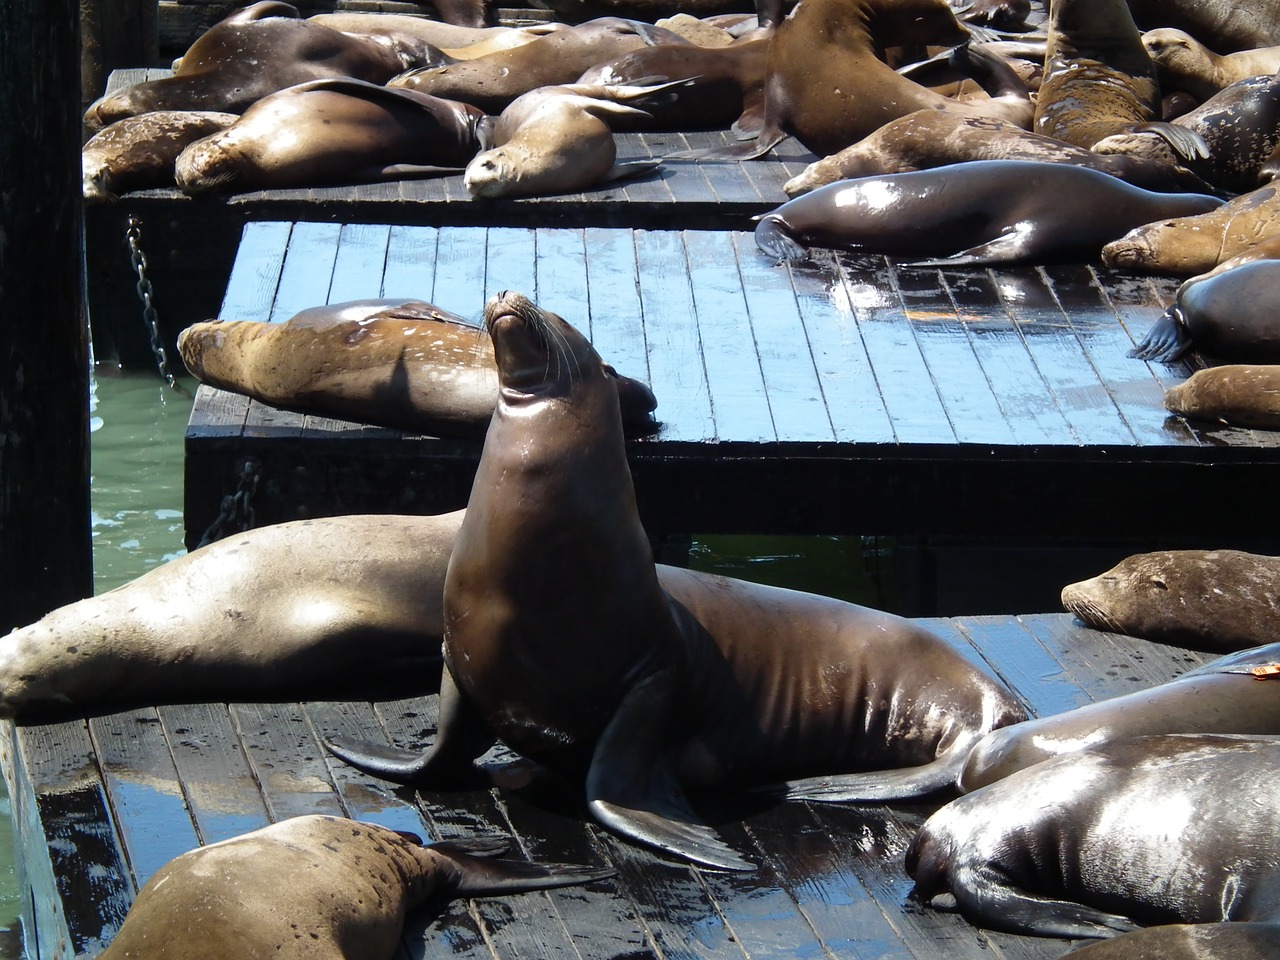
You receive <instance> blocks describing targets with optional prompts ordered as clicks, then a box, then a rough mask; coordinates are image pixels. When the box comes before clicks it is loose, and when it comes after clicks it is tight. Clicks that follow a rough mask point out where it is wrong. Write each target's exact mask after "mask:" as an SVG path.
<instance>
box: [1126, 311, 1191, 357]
mask: <svg viewBox="0 0 1280 960" xmlns="http://www.w3.org/2000/svg"><path fill="white" fill-rule="evenodd" d="M1190 349H1191V338H1190V337H1189V336H1187V328H1186V327H1185V326H1184V325H1183V324H1182V322H1181V316H1180V314H1179V312H1178V307H1177V305H1176V304H1175V305H1174V306H1172V307H1170V308H1169V309H1168V310H1166V311H1165V312H1164V314H1163V315H1162V316H1161V317H1160V319H1159V320H1157V321H1156V322H1155V323H1153V324H1152V325H1151V329H1150V330H1148V331H1147V335H1146V336H1145V337H1143V338H1142V340H1141V341H1140V342H1139V343H1138V345H1137V346H1136V347H1134V348H1133V349H1132V350H1130V351H1129V356H1131V357H1136V358H1137V359H1139V360H1158V361H1160V362H1161V363H1172V362H1173V361H1175V360H1177V359H1178V358H1179V357H1180V356H1182V355H1183V354H1184V353H1186V352H1187V351H1188V350H1190Z"/></svg>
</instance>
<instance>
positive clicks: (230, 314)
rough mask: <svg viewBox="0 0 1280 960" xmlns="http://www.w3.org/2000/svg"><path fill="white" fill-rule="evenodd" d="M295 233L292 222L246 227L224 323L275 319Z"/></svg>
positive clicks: (224, 307)
mask: <svg viewBox="0 0 1280 960" xmlns="http://www.w3.org/2000/svg"><path fill="white" fill-rule="evenodd" d="M292 232H293V224H291V223H280V222H270V223H249V224H245V228H244V232H243V233H242V234H241V237H240V248H239V250H238V251H237V252H236V259H235V263H234V264H233V265H232V267H231V276H230V278H229V279H228V280H227V295H226V297H225V298H223V301H222V310H221V311H220V312H219V314H218V316H220V317H221V318H222V319H223V320H266V319H268V318H269V317H270V316H271V311H272V308H273V307H274V301H275V296H276V290H277V289H278V288H279V286H280V271H281V270H282V269H283V267H284V257H285V252H286V251H287V250H288V248H289V237H290V235H291V234H292Z"/></svg>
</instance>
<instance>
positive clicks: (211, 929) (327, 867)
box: [101, 816, 611, 960]
mask: <svg viewBox="0 0 1280 960" xmlns="http://www.w3.org/2000/svg"><path fill="white" fill-rule="evenodd" d="M507 846H508V843H507V841H506V840H503V839H499V838H492V839H489V838H485V839H475V840H446V841H441V842H439V843H431V844H427V845H425V846H424V845H423V843H422V841H421V840H419V839H418V838H417V837H415V836H413V835H411V834H407V833H398V832H397V831H395V830H390V829H388V828H387V827H382V826H379V825H378V824H375V823H362V822H360V821H358V820H347V819H343V818H341V817H324V816H304V817H294V818H292V819H289V820H281V821H280V822H279V823H273V824H271V825H270V826H268V827H263V828H262V829H261V830H255V831H253V832H252V833H246V834H244V835H242V836H238V837H232V838H231V839H229V840H223V841H221V842H219V843H211V844H209V845H208V846H204V847H197V848H196V849H195V850H190V851H188V852H187V853H184V854H182V855H181V856H178V857H175V858H174V859H172V860H170V861H169V862H168V863H166V864H165V865H164V866H163V867H161V868H160V870H158V871H157V872H156V874H155V875H154V876H153V877H152V878H151V879H150V880H148V881H147V884H146V886H144V887H143V888H142V890H141V891H139V893H138V897H137V899H136V900H134V902H133V906H132V907H130V909H129V913H128V916H126V917H125V920H124V923H123V924H121V926H120V931H119V932H118V933H117V934H116V935H115V938H114V939H113V940H112V941H111V943H110V945H109V946H108V947H107V949H106V950H104V951H103V952H102V954H101V956H102V957H103V958H104V960H126V958H142V957H147V958H151V960H167V958H170V957H172V958H175V960H176V958H179V957H182V958H189V960H229V958H231V957H268V956H269V957H276V958H279V960H391V957H393V956H394V955H395V953H396V949H397V948H398V947H400V939H401V934H402V932H403V930H404V919H405V914H407V913H408V912H409V911H410V910H412V909H413V908H414V907H417V906H419V905H421V904H423V903H426V902H427V901H428V900H442V901H443V900H448V899H452V898H454V897H473V896H491V895H497V894H504V893H519V892H521V891H523V890H544V889H547V888H548V887H567V886H571V885H573V884H578V883H588V882H590V881H592V880H599V879H601V878H603V877H607V876H610V875H611V871H609V870H600V869H596V868H592V867H585V866H576V865H572V864H560V863H553V864H546V865H538V864H534V863H529V862H528V861H525V860H495V859H491V858H493V857H496V856H497V855H499V854H501V853H502V852H503V851H504V850H505V849H506V848H507Z"/></svg>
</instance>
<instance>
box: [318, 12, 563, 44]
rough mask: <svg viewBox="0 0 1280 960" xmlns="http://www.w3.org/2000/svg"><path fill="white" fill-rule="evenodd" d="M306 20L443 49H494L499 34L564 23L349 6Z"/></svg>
mask: <svg viewBox="0 0 1280 960" xmlns="http://www.w3.org/2000/svg"><path fill="white" fill-rule="evenodd" d="M310 20H311V22H312V23H318V24H321V25H322V26H325V27H328V28H329V29H331V30H341V31H342V32H343V33H354V34H360V35H364V36H372V35H378V34H383V35H407V36H411V37H414V38H416V39H417V40H419V41H420V42H422V43H425V44H429V45H431V46H433V47H435V48H436V49H439V50H444V51H446V52H449V51H453V50H455V49H458V48H465V47H468V46H471V45H472V44H476V43H488V44H496V45H497V46H496V47H495V49H496V48H500V47H501V44H502V43H503V38H512V37H528V38H530V39H532V38H533V37H537V36H543V35H545V34H548V33H555V32H556V31H557V30H564V29H566V27H567V24H563V23H531V24H528V25H526V26H523V27H501V26H498V27H487V26H484V25H482V24H475V25H471V26H468V25H465V24H459V23H448V22H445V21H442V20H432V19H430V18H428V17H419V16H414V15H413V14H406V13H371V12H366V13H359V12H353V11H350V10H347V11H340V12H338V13H317V14H315V15H314V16H312V17H310ZM519 45H520V44H519V43H518V42H517V43H515V44H513V46H519Z"/></svg>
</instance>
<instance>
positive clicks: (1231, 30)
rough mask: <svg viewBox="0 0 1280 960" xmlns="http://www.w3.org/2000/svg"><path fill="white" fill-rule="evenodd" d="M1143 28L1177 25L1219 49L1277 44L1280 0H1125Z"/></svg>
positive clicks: (1222, 51) (1279, 41) (1226, 50)
mask: <svg viewBox="0 0 1280 960" xmlns="http://www.w3.org/2000/svg"><path fill="white" fill-rule="evenodd" d="M1129 9H1130V10H1131V11H1132V12H1133V18H1134V20H1136V21H1137V23H1138V25H1139V26H1141V27H1142V28H1143V29H1144V30H1152V29H1155V28H1157V27H1177V28H1179V29H1181V30H1185V31H1186V32H1187V33H1189V34H1191V35H1192V36H1193V37H1195V38H1196V39H1197V40H1199V41H1200V42H1201V43H1204V44H1206V45H1207V46H1209V47H1210V48H1211V49H1213V50H1217V51H1219V52H1221V53H1231V52H1233V51H1236V50H1248V49H1250V48H1253V47H1269V46H1274V45H1275V44H1280V0H1129Z"/></svg>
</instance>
